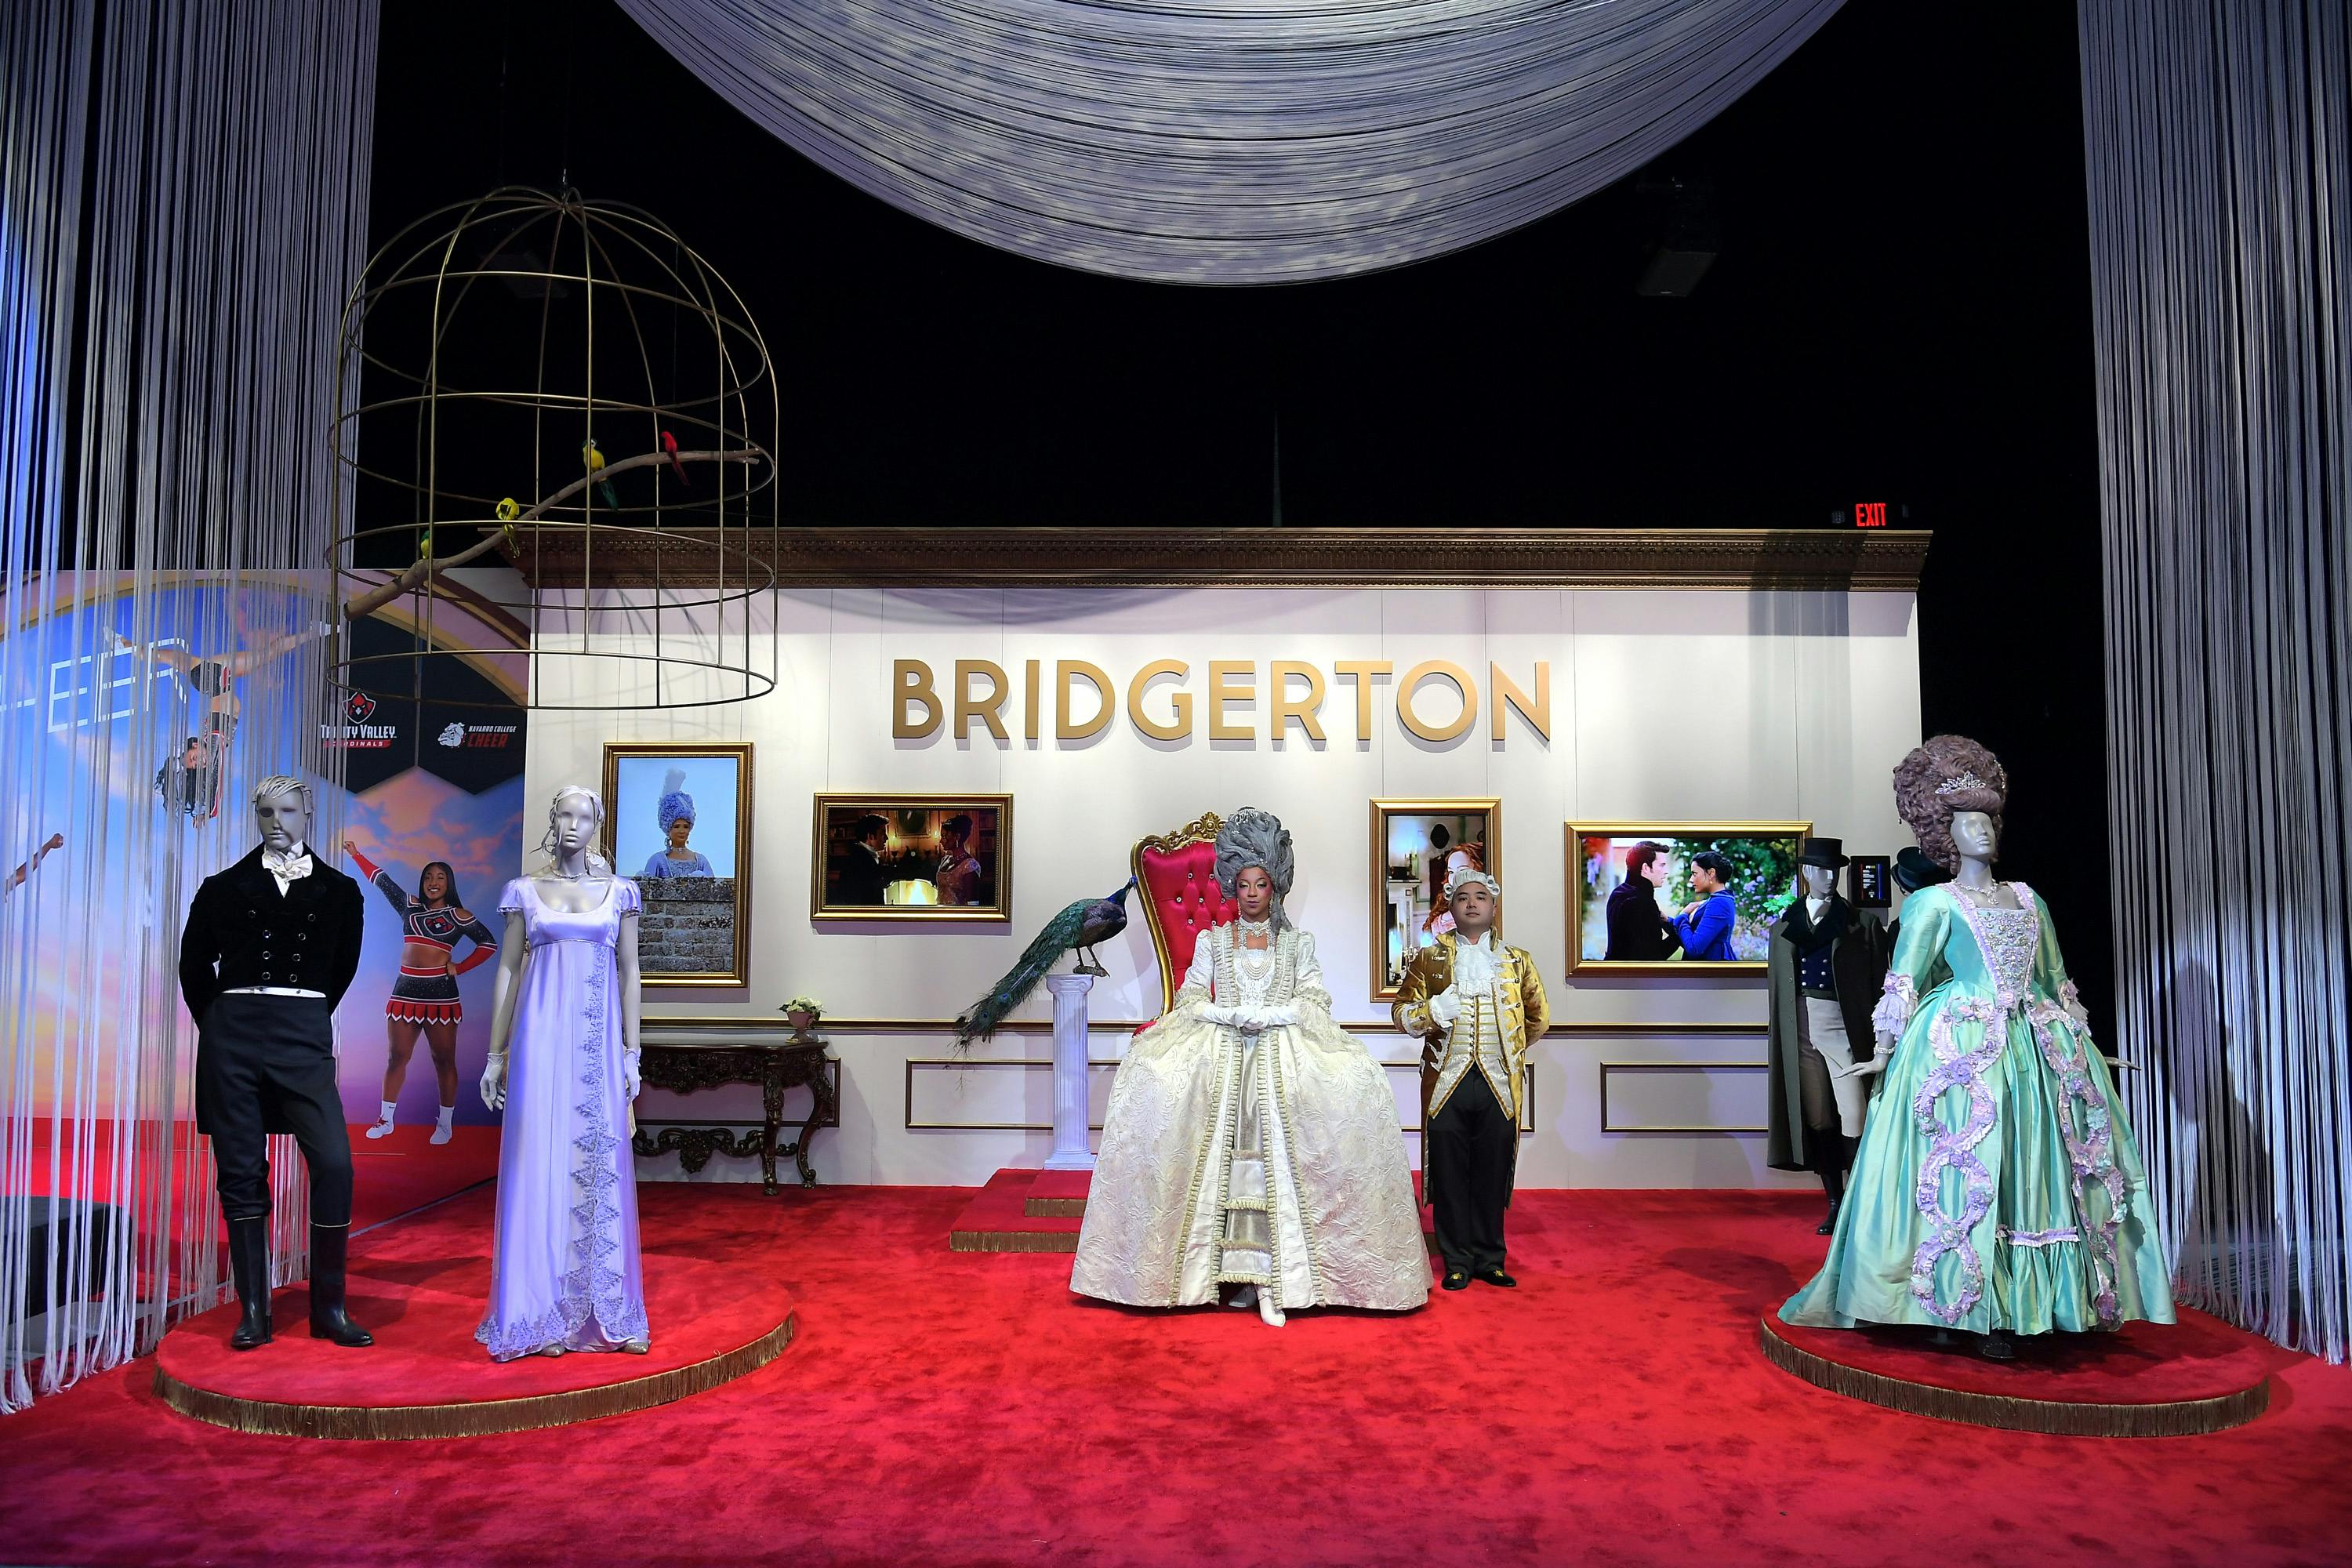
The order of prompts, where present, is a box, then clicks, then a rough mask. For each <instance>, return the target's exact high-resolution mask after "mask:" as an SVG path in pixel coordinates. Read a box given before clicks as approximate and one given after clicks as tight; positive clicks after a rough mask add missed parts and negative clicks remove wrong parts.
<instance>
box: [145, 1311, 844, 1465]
mask: <svg viewBox="0 0 2352 1568" xmlns="http://www.w3.org/2000/svg"><path fill="white" fill-rule="evenodd" d="M799 1323H800V1320H799V1314H797V1313H787V1314H785V1317H784V1321H782V1322H781V1323H779V1324H777V1325H776V1326H775V1327H774V1328H772V1329H771V1330H769V1331H767V1332H766V1333H764V1334H761V1336H760V1337H759V1338H758V1339H756V1340H753V1341H752V1342H751V1343H750V1344H747V1345H745V1346H743V1347H742V1348H741V1349H740V1350H732V1351H729V1352H727V1353H726V1354H724V1355H719V1356H713V1357H712V1358H711V1359H710V1360H709V1361H698V1362H696V1363H694V1364H693V1365H691V1366H681V1367H677V1368H675V1369H673V1370H671V1371H669V1372H664V1373H655V1374H654V1375H653V1376H651V1377H640V1378H633V1379H631V1380H630V1381H629V1382H627V1383H615V1384H607V1385H606V1386H604V1387H603V1388H583V1389H576V1390H573V1391H572V1392H570V1393H566V1394H531V1395H530V1396H528V1397H526V1398H521V1399H492V1400H484V1401H480V1402H477V1403H472V1404H465V1405H285V1404H280V1403H278V1402H277V1401H275V1400H268V1399H238V1398H235V1397H233V1396H231V1395H229V1394H215V1393H213V1392H212V1391H211V1390H209V1389H203V1388H195V1387H192V1386H190V1385H189V1384H184V1383H182V1382H181V1381H180V1380H179V1379H178V1378H176V1377H173V1375H172V1374H171V1373H167V1372H165V1371H163V1368H161V1367H158V1368H156V1369H155V1393H156V1394H157V1396H158V1397H160V1398H161V1399H162V1400H163V1403H164V1404H166V1405H170V1406H171V1407H172V1408H173V1409H174V1410H176V1411H178V1412H179V1413H180V1414H181V1415H193V1416H194V1417H195V1418H196V1419H197V1420H199V1421H205V1422H210V1423H211V1424H212V1425H213V1426H226V1427H227V1428H228V1429H229V1430H231V1431H233V1432H265V1433H269V1434H272V1435H274V1436H286V1437H336V1438H351V1439H360V1440H372V1441H405V1440H408V1439H412V1438H425V1437H481V1436H488V1435H490V1434H491V1433H494V1432H529V1431H532V1430H535V1429H537V1428H539V1427H542V1426H571V1425H572V1423H573V1422H576V1421H595V1420H600V1419H602V1418H603V1417H604V1416H607V1415H628V1414H629V1413H630V1412H632V1411H636V1410H650V1409H652V1408H653V1407H654V1406H655V1405H667V1404H670V1403H671V1402H672V1401H674V1400H679V1399H684V1398H687V1397H688V1395H690V1394H702V1393H706V1392H708V1391H709V1390H710V1389H713V1388H717V1387H718V1386H719V1384H722V1383H731V1382H733V1381H734V1380H735V1379H737V1378H739V1377H742V1376H744V1375H746V1374H747V1373H754V1372H757V1371H759V1370H760V1368H761V1367H763V1366H765V1365H767V1364H768V1363H770V1362H772V1361H773V1360H775V1359H776V1358H777V1357H778V1356H780V1355H782V1354H783V1352H784V1347H785V1346H787V1345H789V1344H791V1343H792V1342H793V1335H795V1334H796V1333H798V1332H799ZM612 1353H614V1354H615V1355H625V1354H627V1353H628V1352H625V1351H616V1352H612Z"/></svg>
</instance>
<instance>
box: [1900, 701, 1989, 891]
mask: <svg viewBox="0 0 2352 1568" xmlns="http://www.w3.org/2000/svg"><path fill="white" fill-rule="evenodd" d="M1963 781H1965V782H1963ZM1948 786H1957V787H1948ZM2008 804H2009V774H2008V773H2005V772H2003V771H2002V769H2001V765H2000V758H1998V757H1996V756H1994V755H1993V754H1992V753H1991V752H1988V751H1986V750H1985V749H1984V748H1983V747H1982V746H1980V745H1979V744H1977V743H1976V742H1974V741H1971V740H1969V738H1968V737H1967V736H1966V735H1930V736H1929V737H1928V738H1927V740H1926V741H1925V742H1922V743H1921V744H1919V745H1916V746H1914V747H1913V748H1912V749H1911V754H1910V755H1908V756H1906V757H1905V758H1904V759H1903V760H1902V761H1901V762H1899V763H1895V812H1896V814H1897V815H1898V816H1901V817H1902V818H1903V820H1904V822H1905V824H1906V826H1909V827H1910V829H1911V831H1912V833H1913V834H1914V835H1916V837H1917V838H1918V840H1919V847H1920V848H1921V849H1923V850H1925V851H1926V852H1927V858H1928V859H1930V860H1933V861H1934V862H1935V863H1936V864H1937V865H1938V866H1941V867H1942V868H1944V869H1945V870H1947V871H1957V870H1958V869H1959V868H1960V853H1959V851H1958V849H1956V848H1954V847H1953V846H1952V817H1953V816H1954V814H1956V813H1958V812H1963V811H1981V812H1984V813H1986V814H1987V815H1988V816H1990V817H1991V818H1992V827H1993V832H1994V833H1995V834H1996V835H1998V834H1999V833H2000V812H2001V807H2002V806H2004V805H2008Z"/></svg>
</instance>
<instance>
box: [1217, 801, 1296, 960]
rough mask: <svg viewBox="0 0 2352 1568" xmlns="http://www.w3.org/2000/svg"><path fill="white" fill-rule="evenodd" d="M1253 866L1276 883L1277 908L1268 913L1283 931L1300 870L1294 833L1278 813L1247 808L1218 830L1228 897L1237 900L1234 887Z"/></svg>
mask: <svg viewBox="0 0 2352 1568" xmlns="http://www.w3.org/2000/svg"><path fill="white" fill-rule="evenodd" d="M1252 866H1256V867H1259V868H1263V869H1264V870H1265V874H1266V876H1267V877H1268V878H1270V879H1272V880H1273V882H1274V904H1273V907H1272V908H1271V909H1270V910H1268V911H1267V913H1268V916H1269V918H1270V919H1271V920H1272V921H1274V928H1275V930H1276V931H1280V930H1281V929H1282V928H1283V927H1284V926H1286V925H1288V924H1289V923H1290V920H1289V917H1288V916H1286V915H1285V914H1284V913H1283V912H1282V900H1283V899H1284V897H1285V896H1286V895H1287V894H1288V893H1289V891H1290V880H1291V878H1292V876H1293V875H1294V874H1295V873H1296V872H1297V857H1296V856H1294V855H1293V854H1292V853H1291V848H1290V830H1289V829H1288V828H1286V827H1285V826H1282V818H1280V817H1278V816H1275V815H1274V813H1272V812H1270V811H1260V810H1259V809H1258V808H1257V807H1255V806H1254V805H1245V806H1243V807H1242V808H1241V809H1239V810H1238V811H1236V812H1234V814H1233V815H1232V816H1228V817H1226V818H1225V825H1224V826H1223V827H1221V828H1219V829H1218V830H1217V886H1218V887H1219V888H1221V889H1223V890H1224V895H1225V897H1227V898H1229V899H1230V898H1233V897H1234V883H1235V882H1236V880H1238V879H1239V878H1240V877H1241V874H1242V873H1243V872H1244V871H1245V870H1247V869H1249V868H1251V867H1252Z"/></svg>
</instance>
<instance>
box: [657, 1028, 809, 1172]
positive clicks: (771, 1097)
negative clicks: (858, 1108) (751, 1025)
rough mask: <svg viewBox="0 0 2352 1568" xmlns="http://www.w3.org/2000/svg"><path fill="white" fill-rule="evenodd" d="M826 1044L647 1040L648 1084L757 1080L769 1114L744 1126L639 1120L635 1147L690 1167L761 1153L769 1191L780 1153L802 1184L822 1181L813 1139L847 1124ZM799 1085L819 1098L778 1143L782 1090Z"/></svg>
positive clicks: (675, 1086)
mask: <svg viewBox="0 0 2352 1568" xmlns="http://www.w3.org/2000/svg"><path fill="white" fill-rule="evenodd" d="M824 1047H825V1042H824V1040H822V1039H818V1038H814V1037H808V1038H798V1037H795V1038H791V1039H777V1040H747V1041H744V1042H743V1043H741V1044H740V1045H739V1044H733V1043H730V1044H726V1045H709V1046H677V1045H669V1046H657V1045H650V1044H649V1045H647V1046H646V1047H645V1051H644V1056H643V1058H642V1059H641V1072H642V1076H643V1078H644V1079H645V1085H646V1088H647V1089H668V1090H670V1091H672V1092H673V1093H677V1094H690V1093H692V1092H693V1091H694V1090H696V1089H717V1088H719V1086H720V1085H721V1084H730V1083H749V1084H757V1085H758V1086H759V1087H760V1103H761V1111H762V1112H763V1114H764V1117H765V1120H764V1121H761V1122H760V1123H758V1124H756V1125H753V1124H744V1125H743V1127H742V1131H740V1132H730V1131H728V1129H727V1128H726V1127H725V1126H710V1125H699V1126H698V1125H663V1126H662V1129H661V1131H660V1132H659V1133H657V1134H656V1133H655V1132H652V1131H648V1130H647V1128H646V1127H644V1126H640V1127H639V1128H638V1129H637V1131H636V1135H635V1137H634V1138H632V1139H631V1140H630V1147H631V1148H632V1149H634V1150H635V1151H636V1152H638V1153H640V1154H676V1155H677V1159H678V1163H679V1164H680V1165H682V1166H684V1167H685V1168H686V1169H687V1170H688V1171H699V1170H700V1169H702V1168H703V1166H705V1165H707V1164H709V1163H710V1157H711V1156H712V1155H713V1154H737V1155H746V1156H748V1155H751V1154H757V1155H759V1156H760V1176H761V1187H762V1189H763V1190H764V1191H766V1192H767V1193H768V1194H770V1195H771V1196H772V1195H774V1194H775V1191H776V1156H777V1155H779V1154H789V1155H791V1156H792V1157H793V1163H796V1164H797V1165H799V1167H800V1173H801V1185H803V1186H804V1187H813V1186H814V1185H816V1172H815V1170H814V1168H813V1167H812V1166H811V1165H810V1164H809V1140H810V1139H811V1138H812V1137H814V1135H815V1132H816V1130H817V1129H818V1128H820V1127H838V1126H840V1125H841V1097H840V1086H839V1082H838V1080H837V1079H835V1070H836V1068H837V1065H838V1064H836V1063H835V1062H834V1061H832V1060H831V1059H829V1058H827V1057H826V1056H825V1054H824ZM799 1087H805V1088H806V1089H808V1091H809V1093H810V1096H811V1097H812V1100H813V1101H814V1103H812V1104H811V1105H810V1107H809V1115H808V1120H807V1121H803V1122H802V1123H801V1131H800V1136H799V1137H798V1138H796V1139H794V1140H793V1142H790V1143H785V1144H782V1145H781V1146H780V1145H779V1144H778V1143H777V1142H776V1137H777V1134H778V1133H780V1132H781V1131H782V1130H783V1125H784V1090H786V1089H793V1088H799Z"/></svg>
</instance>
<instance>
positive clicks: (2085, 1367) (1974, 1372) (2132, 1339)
mask: <svg viewBox="0 0 2352 1568" xmlns="http://www.w3.org/2000/svg"><path fill="white" fill-rule="evenodd" d="M1773 1331H1774V1332H1775V1333H1777V1334H1779V1335H1780V1337H1781V1338H1782V1339H1784V1340H1786V1341H1788V1342H1790V1344H1792V1345H1795V1346H1797V1347H1798V1348H1799V1349H1801V1350H1806V1351H1811V1352H1812V1353H1813V1354H1815V1355H1817V1356H1820V1357H1822V1359H1823V1360H1825V1361H1833V1362H1836V1363H1839V1364H1840V1365H1843V1366H1851V1367H1857V1368H1860V1369H1861V1370H1862V1371H1864V1372H1874V1373H1877V1374H1878V1375H1880V1376H1881V1377H1893V1378H1900V1379H1902V1380H1903V1381H1904V1382H1906V1383H1923V1384H1927V1386H1928V1387H1930V1388H1954V1389H1958V1390H1960V1391H1961V1392H1963V1393H1967V1394H1997V1395H2001V1396H2004V1397H2007V1398H2011V1399H2053V1400H2081V1401H2086V1402H2089V1403H2093V1404H2099V1405H2166V1404H2170V1403H2172V1402H2174V1401H2177V1400H2189V1399H2219V1398H2221V1397H2222V1396H2223V1395H2225V1394H2236V1393H2238V1392H2239V1391H2240V1390H2242V1389H2245V1388H2248V1387H2251V1386H2252V1385H2253V1384H2257V1383H2260V1382H2261V1381H2262V1380H2263V1373H2265V1372H2267V1371H2268V1370H2269V1369H2270V1366H2271V1363H2272V1360H2273V1354H2274V1352H2275V1351H2276V1349H2277V1347H2276V1346H2274V1345H2273V1344H2272V1343H2271V1342H2269V1341H2267V1340H2264V1339H2261V1338H2258V1337H2257V1336H2255V1335H2253V1334H2250V1333H2247V1332H2246V1331H2244V1330H2242V1329H2233V1328H2231V1326H2230V1325H2229V1324H2227V1323H2224V1322H2221V1321H2219V1320H2218V1319H2214V1318H2209V1317H2207V1316H2206V1315H2205V1314H2204V1313H2202V1312H2200V1311H2195V1310H2190V1309H2189V1308H2185V1307H2184V1308H2182V1309H2181V1310H2180V1321H2179V1322H2178V1323H2126V1324H2125V1325H2124V1326H2123V1328H2122V1329H2120V1330H2118V1331H2116V1332H2115V1333H2112V1334H2067V1335H2063V1336H2055V1335H2053V1336H2051V1337H2048V1338H2035V1339H2021V1340H2019V1341H2017V1342H2016V1344H2017V1359H2016V1360H2015V1361H2011V1362H1995V1361H1987V1360H1986V1359H1985V1358H1984V1357H1982V1356H1980V1355H1979V1354H1977V1352H1976V1350H1975V1347H1974V1342H1973V1341H1972V1340H1971V1339H1970V1337H1969V1336H1966V1335H1962V1336H1959V1337H1958V1339H1957V1341H1956V1342H1954V1343H1952V1344H1949V1345H1938V1344H1936V1343H1935V1342H1934V1335H1933V1331H1930V1330H1927V1329H1912V1328H1906V1327H1899V1326H1895V1325H1886V1326H1881V1327H1876V1328H1869V1329H1855V1330H1851V1331H1842V1330H1837V1329H1800V1328H1793V1327H1791V1326H1790V1325H1789V1324H1787V1323H1783V1322H1780V1321H1778V1320H1777V1319H1776V1320H1775V1321H1774V1322H1773Z"/></svg>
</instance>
